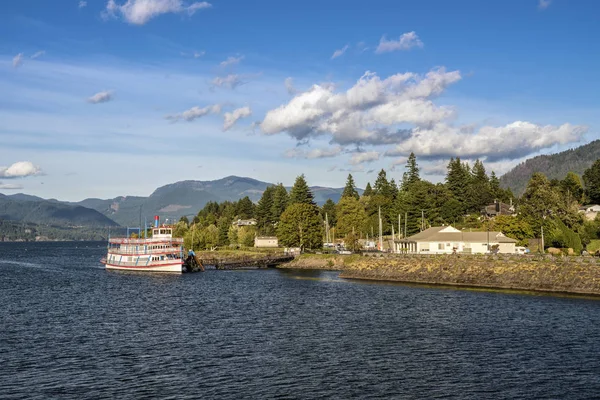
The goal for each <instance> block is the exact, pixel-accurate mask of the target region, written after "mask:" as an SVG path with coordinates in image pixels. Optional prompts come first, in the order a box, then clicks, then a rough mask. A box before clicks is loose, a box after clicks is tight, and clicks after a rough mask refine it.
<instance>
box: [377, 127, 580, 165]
mask: <svg viewBox="0 0 600 400" xmlns="http://www.w3.org/2000/svg"><path fill="white" fill-rule="evenodd" d="M586 132H587V128H586V127H584V126H577V125H571V124H563V125H561V126H552V125H545V126H541V125H536V124H532V123H530V122H523V121H516V122H513V123H511V124H508V125H505V126H501V127H492V126H484V127H481V128H480V129H479V130H478V131H476V132H475V133H472V134H471V133H464V132H461V131H460V129H459V128H455V127H452V126H449V125H446V124H443V123H440V124H436V125H435V126H433V127H431V128H430V129H415V130H414V132H413V134H412V136H411V137H410V138H409V139H408V140H405V141H404V142H402V143H400V144H398V145H397V146H396V147H395V148H394V149H392V150H389V151H387V152H386V155H388V156H397V155H407V154H409V153H410V152H411V151H412V152H414V153H415V154H417V155H420V156H426V157H431V158H443V157H461V158H477V157H480V158H481V157H484V158H486V159H487V160H489V161H497V160H503V159H516V158H520V157H523V156H525V155H527V154H531V153H533V152H536V151H539V150H542V149H546V148H549V147H551V146H554V145H556V144H566V143H572V142H576V141H579V140H580V139H581V138H582V137H583V134H584V133H586Z"/></svg>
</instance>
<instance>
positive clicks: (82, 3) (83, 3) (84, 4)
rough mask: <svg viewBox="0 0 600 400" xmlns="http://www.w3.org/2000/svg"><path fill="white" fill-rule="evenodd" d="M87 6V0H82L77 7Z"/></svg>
mask: <svg viewBox="0 0 600 400" xmlns="http://www.w3.org/2000/svg"><path fill="white" fill-rule="evenodd" d="M85 6H87V1H84V0H81V1H80V2H79V5H78V6H77V7H78V8H84V7H85Z"/></svg>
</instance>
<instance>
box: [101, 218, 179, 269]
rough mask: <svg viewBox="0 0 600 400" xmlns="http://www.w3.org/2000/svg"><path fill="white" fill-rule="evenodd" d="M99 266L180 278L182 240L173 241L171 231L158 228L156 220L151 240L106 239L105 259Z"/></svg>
mask: <svg viewBox="0 0 600 400" xmlns="http://www.w3.org/2000/svg"><path fill="white" fill-rule="evenodd" d="M101 262H102V263H103V264H105V266H106V269H115V270H124V271H140V272H170V273H177V274H180V273H181V272H182V264H183V239H182V238H174V237H173V228H172V227H171V226H168V225H161V226H159V223H158V217H155V224H154V227H153V228H152V237H149V238H143V239H132V238H110V239H108V252H107V255H106V258H103V259H102V261H101Z"/></svg>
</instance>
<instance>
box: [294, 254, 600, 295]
mask: <svg viewBox="0 0 600 400" xmlns="http://www.w3.org/2000/svg"><path fill="white" fill-rule="evenodd" d="M284 267H285V268H305V269H324V270H339V271H342V272H341V273H340V277H341V278H350V279H370V280H380V281H397V282H407V283H423V284H435V285H454V286H468V287H484V288H498V289H516V290H534V291H545V292H562V293H577V294H591V295H600V259H598V258H594V257H554V256H551V255H545V256H539V255H538V256H522V255H496V256H476V255H438V256H434V255H431V256H422V255H374V256H359V255H353V256H326V255H302V256H301V257H298V258H296V259H295V260H294V261H293V262H291V263H287V264H285V266H284Z"/></svg>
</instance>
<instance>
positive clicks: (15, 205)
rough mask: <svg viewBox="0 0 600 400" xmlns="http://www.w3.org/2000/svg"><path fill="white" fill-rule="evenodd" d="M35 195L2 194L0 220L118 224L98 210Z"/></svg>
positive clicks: (38, 222)
mask: <svg viewBox="0 0 600 400" xmlns="http://www.w3.org/2000/svg"><path fill="white" fill-rule="evenodd" d="M34 197H35V196H27V195H11V196H0V220H5V221H14V222H22V223H35V224H38V225H52V226H56V227H75V226H86V227H107V226H117V224H116V223H115V222H114V221H112V220H111V219H110V218H108V217H106V216H105V215H103V214H101V213H99V212H98V211H96V210H93V209H90V208H85V207H82V206H74V205H68V204H64V203H55V202H51V201H48V200H43V199H42V200H35V199H34Z"/></svg>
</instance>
